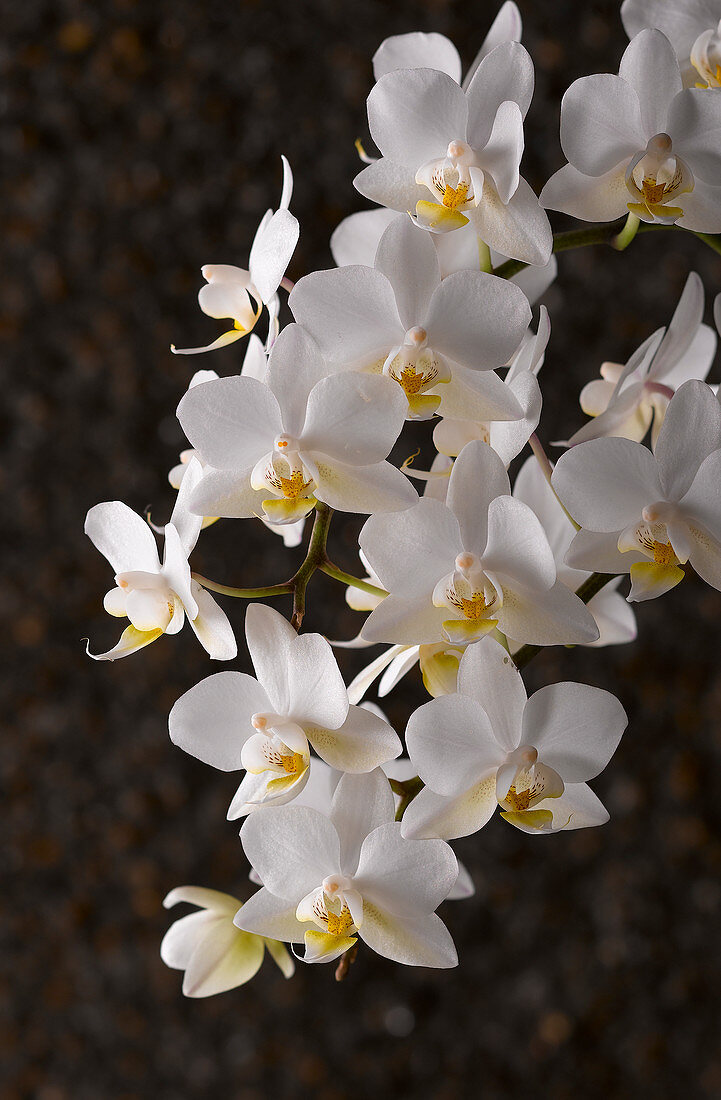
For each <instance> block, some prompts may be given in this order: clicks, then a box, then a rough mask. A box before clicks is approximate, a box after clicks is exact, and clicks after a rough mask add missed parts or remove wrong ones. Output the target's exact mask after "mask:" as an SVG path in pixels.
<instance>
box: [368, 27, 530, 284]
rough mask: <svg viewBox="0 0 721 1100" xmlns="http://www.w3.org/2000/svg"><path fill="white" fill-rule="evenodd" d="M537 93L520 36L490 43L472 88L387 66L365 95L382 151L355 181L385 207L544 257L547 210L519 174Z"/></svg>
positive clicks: (502, 248)
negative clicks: (526, 127) (471, 230)
mask: <svg viewBox="0 0 721 1100" xmlns="http://www.w3.org/2000/svg"><path fill="white" fill-rule="evenodd" d="M532 94H533V64H532V62H531V59H530V57H529V55H528V53H527V52H526V50H525V49H524V48H523V46H521V45H520V44H519V43H518V42H502V43H501V44H500V45H497V46H496V47H495V49H493V50H491V52H490V53H489V54H487V55H486V56H485V57H484V58H483V59H482V60H481V62H480V63H479V65H478V67H477V69H476V70H475V73H474V75H473V78H472V80H471V81H470V83H469V85H468V88H467V90H466V91H464V90H462V89H461V88H460V87H459V85H458V83H457V82H456V80H454V79H453V77H451V76H449V75H448V73H446V72H441V71H439V70H437V69H430V68H410V69H396V70H395V71H393V72H387V73H386V74H385V75H384V76H382V77H381V78H380V80H379V81H378V83H377V84H376V85H375V87H374V88H373V90H372V91H371V93H370V95H369V97H368V123H369V126H370V131H371V135H372V137H373V140H374V141H375V143H376V145H377V146H378V148H379V149H380V151H381V153H382V157H381V159H380V160H378V161H376V162H375V163H373V164H369V165H368V166H367V167H366V168H364V169H363V171H362V172H361V173H360V174H359V175H358V176H357V177H356V179H355V181H354V182H355V186H356V188H357V189H358V190H359V191H360V193H361V194H362V195H365V196H366V197H367V198H369V199H372V200H373V201H374V202H377V203H379V204H380V205H382V206H387V207H390V208H392V209H394V210H400V211H408V210H413V211H414V212H415V216H416V220H417V222H418V224H419V225H421V226H423V227H424V228H426V229H429V230H431V231H432V232H448V231H452V230H455V229H458V228H460V227H461V226H464V225H467V224H468V223H469V222H470V223H471V224H472V225H473V227H474V230H475V232H476V234H477V235H478V237H479V238H480V239H481V240H482V241H484V242H485V243H486V244H487V245H489V246H490V247H491V248H495V249H496V250H497V251H498V252H501V253H503V254H504V255H505V256H512V257H514V258H515V259H519V260H523V261H524V262H526V263H532V264H546V263H547V262H548V259H549V257H550V255H551V246H552V237H551V229H550V225H549V223H548V218H547V217H546V214H545V212H544V211H543V210H542V209H541V207H540V206H539V203H538V200H537V198H536V196H535V195H534V193H533V191H532V190H531V188H530V187H529V185H528V184H527V183H526V181H525V180H524V179H523V177H522V176H521V175H520V174H519V165H520V161H521V156H522V153H523V119H524V116H525V114H526V111H527V110H528V106H529V104H530V101H531V96H532Z"/></svg>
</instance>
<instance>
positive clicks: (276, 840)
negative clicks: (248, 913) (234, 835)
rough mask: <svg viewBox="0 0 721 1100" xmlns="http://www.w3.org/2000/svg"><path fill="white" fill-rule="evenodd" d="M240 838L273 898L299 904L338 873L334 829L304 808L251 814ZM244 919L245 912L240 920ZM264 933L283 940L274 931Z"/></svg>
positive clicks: (291, 807) (316, 812) (298, 807)
mask: <svg viewBox="0 0 721 1100" xmlns="http://www.w3.org/2000/svg"><path fill="white" fill-rule="evenodd" d="M240 839H241V841H242V843H243V850H244V852H245V854H246V856H247V857H248V859H249V860H250V862H251V864H252V866H253V867H254V868H255V870H256V871H257V872H258V874H259V875H260V879H261V882H262V883H263V884H264V886H265V887H266V888H267V889H268V890H269V891H270V893H271V894H274V895H275V897H277V898H285V899H286V900H287V901H294V902H295V903H296V905H297V904H298V902H299V901H300V899H301V898H303V897H305V895H306V894H308V893H310V891H311V890H314V889H315V888H316V887H318V886H320V884H321V883H322V882H323V879H324V878H326V877H327V876H328V875H330V874H334V873H336V872H338V870H339V869H340V845H339V842H338V834H337V833H336V831H335V828H334V827H333V825H332V824H331V823H330V821H329V820H328V818H327V817H324V816H323V814H319V813H318V811H317V810H311V809H309V808H308V807H306V806H279V807H272V808H269V809H267V810H263V812H262V813H256V814H251V815H250V817H248V818H246V820H245V823H244V825H243V828H242V829H241V830H240ZM255 896H256V897H257V896H258V895H257V894H256V895H255ZM251 900H252V899H251ZM247 904H248V903H247ZM243 910H245V906H244V907H243ZM243 916H244V914H243V913H241V919H243ZM245 923H246V921H245V919H243V924H245ZM261 934H262V935H266V936H272V937H273V938H274V939H280V938H285V937H279V936H278V935H277V934H276V933H274V932H273V931H267V932H262V933H261Z"/></svg>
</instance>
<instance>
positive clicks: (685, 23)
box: [621, 0, 721, 88]
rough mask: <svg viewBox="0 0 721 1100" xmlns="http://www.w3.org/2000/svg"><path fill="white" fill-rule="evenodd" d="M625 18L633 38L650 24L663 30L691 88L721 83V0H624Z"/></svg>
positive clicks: (686, 82) (622, 16) (717, 86)
mask: <svg viewBox="0 0 721 1100" xmlns="http://www.w3.org/2000/svg"><path fill="white" fill-rule="evenodd" d="M621 19H622V21H623V25H624V28H625V30H626V34H627V35H628V37H629V38H633V37H634V35H637V34H639V32H640V31H642V30H645V29H646V28H656V29H657V30H659V31H663V33H664V34H665V35H666V37H667V38H668V40H669V41H670V43H671V45H672V46H673V48H674V50H675V51H676V55H677V57H678V60H679V64H680V66H681V74H682V76H683V81H684V86H685V87H687V88H694V87H696V88H699V87H700V88H719V87H721V3H720V2H719V0H624V2H623V4H622V5H621Z"/></svg>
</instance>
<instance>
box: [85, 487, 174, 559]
mask: <svg viewBox="0 0 721 1100" xmlns="http://www.w3.org/2000/svg"><path fill="white" fill-rule="evenodd" d="M85 534H86V535H87V536H88V538H89V539H90V540H91V541H92V543H93V545H94V546H95V547H96V549H98V550H99V551H100V553H101V554H102V555H103V557H105V558H107V559H108V561H109V562H110V564H111V565H112V567H113V570H114V572H115V573H116V574H117V573H127V572H128V571H129V570H131V569H133V570H135V569H140V570H142V571H143V572H147V573H159V572H160V560H159V558H158V548H157V545H156V542H155V536H154V535H153V532H152V529H151V528H150V527H149V525H148V524H147V523H146V522H145V520H144V519H141V517H140V516H139V515H138V514H137V512H134V511H133V510H132V508H128V506H127V504H123V503H121V501H119V500H113V501H108V502H107V503H105V504H96V505H95V506H94V507H93V508H91V509H90V511H89V512H88V514H87V516H86V517H85Z"/></svg>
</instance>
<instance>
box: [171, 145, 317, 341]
mask: <svg viewBox="0 0 721 1100" xmlns="http://www.w3.org/2000/svg"><path fill="white" fill-rule="evenodd" d="M281 160H282V161H283V190H282V193H281V197H280V205H279V207H278V209H277V210H276V211H275V213H274V212H273V211H272V210H267V211H266V213H265V214H264V215H263V220H262V221H261V223H260V225H259V226H258V229H257V231H256V234H255V237H254V239H253V244H252V246H251V249H250V257H249V260H248V270H247V271H246V270H245V269H244V268H241V267H233V266H232V265H231V264H206V265H205V267H204V268H203V269H202V274H203V278H204V279H205V280H206V285H205V286H203V287H201V288H200V291H199V293H198V303H199V305H200V308H201V309H202V311H203V313H205V314H206V315H207V316H208V317H215V318H217V319H219V320H224V319H225V318H230V320H232V322H233V327H232V328H231V329H229V330H228V331H227V332H224V333H223V335H222V336H219V337H218V339H217V340H214V341H213V342H212V343H211V344H207V345H206V346H205V347H202V348H176V347H173V348H172V350H173V352H174V353H175V354H176V355H199V354H200V353H201V352H204V351H214V350H215V349H216V348H222V347H225V346H226V344H232V343H233V342H234V341H235V340H240V339H241V338H242V337H243V336H247V335H248V333H249V332H250V331H251V330H252V329H253V328H254V327H255V324H256V322H257V321H258V318H259V317H260V315H261V313H262V311H263V306H266V307H267V308H268V313H269V316H270V328H269V332H268V343H269V344H270V343H272V341H273V338H274V337H275V335H276V333H277V316H278V308H279V303H278V295H277V290H278V287H279V286H280V284H281V281H282V279H283V276H284V275H285V272H286V268H287V267H288V264H289V263H290V260H291V257H292V255H293V253H294V251H295V246H296V245H297V243H298V237H299V234H300V228H299V226H298V220H297V218H295V217H294V216H293V214H291V212H290V210H289V209H288V206H289V205H290V198H291V195H292V193H293V174H292V172H291V170H290V165H289V164H288V161H287V160H286V158H285V157H281Z"/></svg>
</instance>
